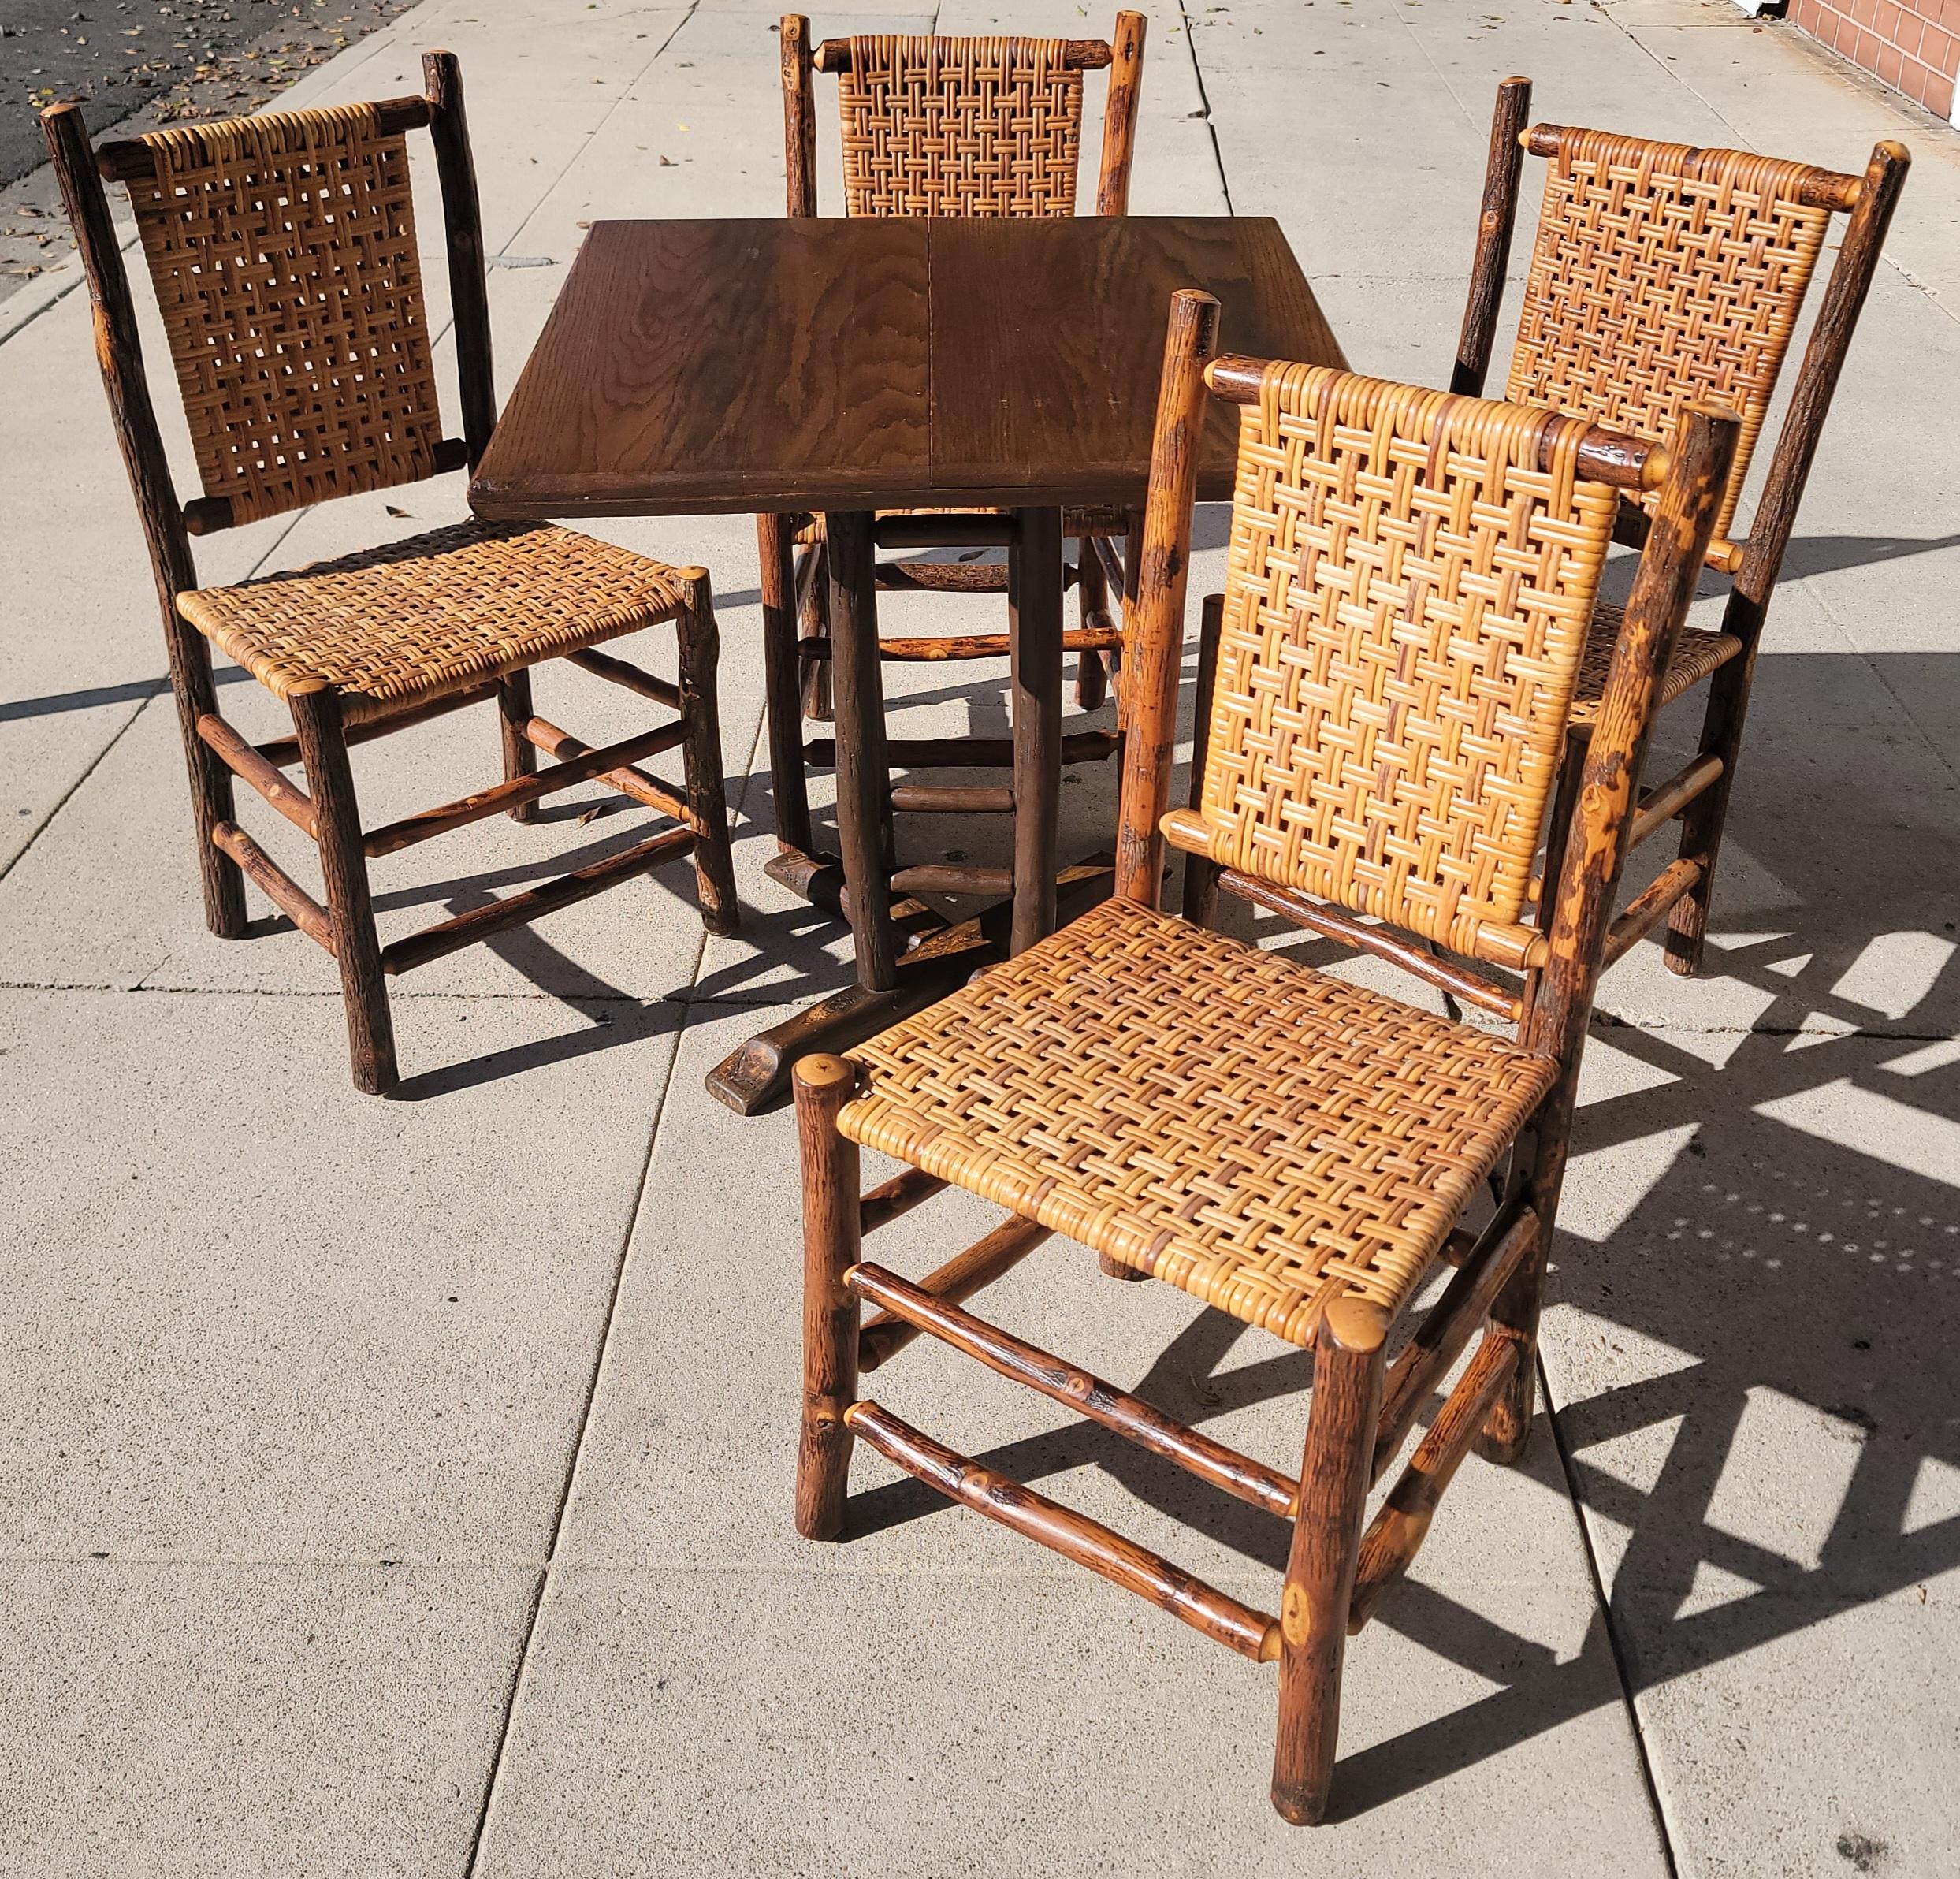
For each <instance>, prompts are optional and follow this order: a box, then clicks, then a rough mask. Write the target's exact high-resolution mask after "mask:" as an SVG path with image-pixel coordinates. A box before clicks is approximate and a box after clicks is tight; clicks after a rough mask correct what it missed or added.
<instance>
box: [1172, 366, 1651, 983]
mask: <svg viewBox="0 0 1960 1879" xmlns="http://www.w3.org/2000/svg"><path fill="white" fill-rule="evenodd" d="M1584 430H1585V426H1583V425H1582V424H1576V423H1573V422H1568V421H1566V420H1563V419H1559V418H1558V417H1556V416H1555V415H1553V414H1552V413H1549V412H1547V411H1543V410H1538V409H1532V408H1530V407H1522V406H1517V405H1497V404H1486V403H1484V402H1482V401H1480V400H1467V399H1461V398H1454V397H1452V396H1449V394H1448V393H1434V392H1422V391H1419V390H1416V389H1411V388H1410V387H1407V386H1402V385H1390V384H1386V383H1384V382H1383V381H1380V380H1377V379H1369V378H1356V377H1352V376H1351V375H1348V374H1343V373H1339V372H1335V371H1333V370H1328V369H1326V368H1325V367H1318V366H1293V365H1285V364H1269V365H1268V366H1266V368H1265V370H1264V373H1263V377H1262V378H1261V381H1260V383H1259V389H1258V393H1257V396H1256V397H1255V399H1254V400H1253V401H1252V402H1251V403H1250V404H1247V405H1245V406H1244V407H1243V409H1242V411H1241V412H1240V433H1239V455H1238V477H1237V487H1236V489H1234V491H1233V511H1232V534H1231V545H1230V550H1229V560H1228V564H1227V572H1226V576H1225V605H1224V612H1223V617H1222V623H1221V631H1220V635H1219V646H1218V663H1217V667H1216V670H1215V675H1214V685H1213V690H1212V698H1211V713H1210V718H1209V724H1208V727H1207V738H1206V753H1207V754H1206V759H1205V765H1204V771H1203V788H1202V792H1201V794H1200V797H1199V816H1200V817H1201V818H1202V821H1203V832H1204V837H1205V840H1206V844H1207V846H1206V852H1207V854H1209V856H1210V858H1211V859H1212V860H1213V861H1216V862H1218V863H1219V864H1221V865H1225V866H1228V867H1232V868H1236V869H1240V870H1241V871H1242V872H1244V873H1247V874H1249V875H1252V876H1256V877H1257V878H1259V879H1261V880H1266V881H1270V882H1271V883H1272V884H1274V885H1275V886H1278V887H1287V888H1292V889H1297V890H1299V891H1303V892H1305V893H1308V894H1311V895H1315V896H1316V897H1317V898H1319V899H1327V900H1333V901H1337V902H1340V903H1341V905H1343V906H1347V907H1348V908H1350V909H1351V910H1353V911H1354V912H1356V913H1365V914H1369V915H1371V916H1374V917H1379V918H1382V919H1385V920H1388V921H1393V923H1394V924H1395V925H1398V926H1401V927H1404V928H1408V930H1410V931H1411V932H1416V933H1419V934H1421V935H1422V936H1424V937H1425V938H1427V939H1431V940H1437V941H1440V942H1441V943H1444V944H1445V945H1447V946H1449V947H1451V948H1452V949H1453V950H1455V951H1458V952H1461V953H1467V954H1474V955H1475V956H1478V957H1480V958H1485V959H1488V960H1490V961H1492V962H1497V963H1501V964H1504V965H1509V966H1515V965H1518V964H1519V963H1521V962H1523V959H1524V958H1525V956H1526V954H1527V951H1528V949H1529V948H1530V943H1531V940H1532V938H1533V936H1534V932H1535V928H1527V927H1526V926H1523V925H1519V914H1520V913H1521V912H1522V911H1523V909H1524V906H1525V896H1526V893H1527V886H1528V884H1529V881H1530V869H1531V861H1532V856H1533V854H1534V850H1535V849H1536V847H1537V844H1538V829H1539V824H1540V823H1541V821H1542V819H1543V816H1544V811H1545V803H1546V800H1547V798H1548V797H1549V794H1550V792H1551V788H1552V785H1553V778H1554V776H1555V774H1556V770H1557V767H1558V760H1559V753H1560V744H1561V741H1562V739H1563V737H1564V728H1565V716H1566V711H1567V708H1568V705H1569V703H1570V701H1571V694H1572V686H1573V681H1574V678H1575V674H1576V672H1577V670H1578V666H1579V656H1580V653H1581V652H1582V651H1583V649H1584V646H1585V644H1586V625H1587V623H1588V621H1589V620H1590V618H1591V616H1592V609H1593V601H1594V594H1595V593H1596V591H1597V585H1598V579H1599V572H1600V569H1601V566H1602V565H1603V564H1604V562H1605V558H1606V551H1607V548H1608V545H1609V541H1610V540H1611V538H1612V523H1613V517H1614V514H1615V512H1616V508H1617V504H1618V496H1617V493H1616V491H1615V490H1613V489H1611V488H1610V487H1609V486H1607V485H1605V484H1604V483H1601V482H1594V481H1591V480H1589V479H1587V478H1583V477H1582V476H1580V475H1579V474H1578V473H1577V468H1576V465H1577V453H1578V448H1579V437H1580V436H1581V434H1582V433H1583V431H1584ZM1541 456H1544V458H1545V467H1540V462H1541Z"/></svg>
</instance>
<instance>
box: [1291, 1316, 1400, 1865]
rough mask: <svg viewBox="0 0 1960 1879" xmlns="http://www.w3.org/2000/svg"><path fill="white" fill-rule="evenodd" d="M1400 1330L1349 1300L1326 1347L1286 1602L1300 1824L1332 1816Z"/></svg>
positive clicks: (1294, 1795) (1322, 1342) (1327, 1333)
mask: <svg viewBox="0 0 1960 1879" xmlns="http://www.w3.org/2000/svg"><path fill="white" fill-rule="evenodd" d="M1388 1328H1389V1321H1388V1315H1387V1314H1386V1313H1385V1312H1383V1311H1382V1309H1381V1308H1380V1307H1379V1306H1378V1305H1374V1304H1370V1303H1369V1302H1368V1301H1367V1300H1366V1299H1362V1298H1356V1297H1352V1296H1349V1297H1343V1298H1337V1299H1336V1300H1334V1301H1333V1304H1330V1306H1329V1307H1328V1308H1327V1314H1326V1317H1325V1318H1324V1319H1322V1323H1321V1328H1320V1334H1319V1336H1318V1338H1316V1339H1315V1344H1314V1393H1313V1401H1312V1406H1311V1408H1309V1410H1308V1411H1307V1453H1306V1458H1305V1460H1304V1462H1303V1464H1302V1465H1301V1468H1300V1513H1299V1515H1298V1516H1297V1517H1296V1520H1294V1522H1293V1543H1292V1549H1291V1550H1290V1551H1289V1553H1288V1554H1287V1558H1286V1585H1285V1591H1284V1592H1283V1593H1282V1594H1281V1600H1280V1620H1279V1622H1280V1654H1279V1732H1278V1739H1277V1740H1276V1742H1275V1743H1274V1750H1273V1805H1274V1806H1275V1807H1277V1808H1278V1810H1279V1811H1280V1813H1281V1814H1282V1815H1284V1816H1285V1818H1286V1819H1288V1820H1289V1821H1292V1823H1293V1825H1295V1826H1296V1827H1311V1826H1317V1825H1319V1823H1320V1822H1321V1821H1322V1820H1323V1819H1325V1818H1326V1813H1327V1795H1328V1791H1329V1789H1330V1788H1331V1786H1332V1785H1333V1769H1334V1743H1335V1739H1336V1737H1337V1735H1338V1733H1339V1731H1340V1728H1341V1662H1342V1659H1343V1658H1344V1656H1345V1654H1346V1650H1347V1644H1348V1602H1349V1600H1350V1599H1351V1598H1352V1596H1353V1593H1354V1571H1355V1560H1356V1556H1357V1554H1358V1553H1359V1552H1360V1550H1361V1522H1362V1516H1363V1514H1364V1513H1366V1512H1367V1498H1368V1475H1369V1464H1370V1463H1371V1460H1372V1458H1373V1456H1374V1431H1375V1422H1376V1419H1377V1416H1378V1413H1379V1412H1380V1410H1381V1407H1382V1357H1383V1350H1382V1344H1383V1340H1384V1339H1385V1338H1386V1336H1387V1334H1388Z"/></svg>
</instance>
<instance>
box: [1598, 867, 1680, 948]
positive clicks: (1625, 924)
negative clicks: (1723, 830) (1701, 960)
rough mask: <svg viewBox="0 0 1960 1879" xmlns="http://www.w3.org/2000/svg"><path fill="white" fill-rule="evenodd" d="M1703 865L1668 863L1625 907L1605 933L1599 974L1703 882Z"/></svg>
mask: <svg viewBox="0 0 1960 1879" xmlns="http://www.w3.org/2000/svg"><path fill="white" fill-rule="evenodd" d="M1701 878H1702V863H1701V862H1700V861H1694V860H1691V859H1690V858H1688V857H1687V856H1685V855H1683V857H1682V858H1681V859H1680V860H1679V861H1670V862H1668V865H1667V866H1666V867H1664V868H1663V869H1661V872H1660V873H1658V874H1657V875H1656V876H1654V877H1653V881H1652V883H1651V884H1649V887H1648V888H1647V890H1646V892H1645V893H1643V894H1640V895H1635V898H1634V899H1631V900H1630V901H1628V902H1627V910H1626V912H1625V913H1622V914H1621V915H1620V917H1619V918H1618V919H1617V920H1616V921H1614V922H1613V924H1612V925H1611V926H1610V927H1609V928H1607V930H1606V947H1605V953H1604V954H1603V956H1602V957H1601V960H1600V962H1599V965H1600V970H1601V971H1602V972H1604V971H1605V969H1606V968H1607V967H1608V966H1611V965H1612V964H1613V963H1614V962H1615V961H1616V960H1618V959H1621V958H1624V957H1625V956H1626V954H1627V953H1628V952H1630V951H1632V949H1633V947H1634V944H1635V942H1636V941H1637V940H1638V939H1639V938H1640V936H1641V935H1642V933H1644V932H1646V931H1647V929H1648V928H1649V927H1653V926H1657V925H1659V924H1660V922H1661V919H1662V917H1664V915H1665V914H1666V913H1667V910H1668V908H1670V907H1671V906H1673V905H1674V903H1675V902H1676V901H1677V900H1679V899H1680V898H1681V897H1682V895H1684V894H1686V893H1687V892H1688V891H1690V889H1691V888H1692V887H1694V884H1695V883H1696V882H1697V881H1698V880H1700V879H1701Z"/></svg>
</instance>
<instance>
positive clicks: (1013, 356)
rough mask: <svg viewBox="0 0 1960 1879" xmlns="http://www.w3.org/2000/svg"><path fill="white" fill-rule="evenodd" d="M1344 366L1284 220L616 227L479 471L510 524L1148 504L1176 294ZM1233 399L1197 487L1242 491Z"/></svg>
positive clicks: (1275, 341)
mask: <svg viewBox="0 0 1960 1879" xmlns="http://www.w3.org/2000/svg"><path fill="white" fill-rule="evenodd" d="M1181 287H1201V288H1205V289H1206V290H1207V291H1208V292H1211V293H1213V294H1215V295H1216V296H1218V300H1219V302H1220V303H1221V307H1222V312H1221V317H1220V321H1219V344H1220V347H1221V349H1222V350H1225V351H1229V352H1243V353H1250V354H1253V355H1261V356H1265V357H1271V358H1285V359H1301V360H1305V361H1308V362H1310V363H1318V364H1339V363H1342V362H1341V349H1340V348H1339V346H1338V345H1337V344H1336V342H1335V340H1334V337H1333V333H1331V332H1330V330H1329V329H1328V326H1327V322H1326V320H1325V319H1324V318H1322V314H1321V311H1320V309H1319V307H1318V305H1317V304H1316V303H1315V300H1314V296H1313V293H1312V291H1311V288H1308V286H1307V281H1306V279H1305V277H1304V275H1303V274H1302V273H1301V272H1300V264H1299V263H1298V262H1296V260H1295V259H1293V255H1292V250H1291V249H1290V248H1289V247H1288V246H1287V245H1286V241H1285V237H1284V236H1282V235H1281V233H1280V231H1279V226H1278V224H1277V223H1276V222H1274V221H1272V220H1271V219H1270V218H1267V217H1263V216H1242V217H1238V218H1224V217H1190V218H1163V217H1155V216H1119V217H1109V218H1099V217H1088V216H1084V217H1077V218H1071V219H1066V220H1064V219H1062V218H1056V219H1054V220H1049V221H1008V220H1002V219H987V220H980V219H975V220H971V221H966V220H956V219H951V218H941V219H935V220H930V221H926V220H917V221H915V220H898V219H885V218H861V219H857V220H854V221H830V220H817V219H776V220H771V221H602V222H595V223H594V224H593V227H592V229H591V231H590V233H589V235H588V236H587V237H586V242H585V245H584V247H582V249H581V251H580V252H579V255H578V259H577V260H576V261H575V262H574V263H573V266H572V268H571V273H570V274H569V275H568V277H567V279H566V281H565V285H564V288H563V292H561V293H560V296H559V297H558V303H557V305H556V307H554V308H553V309H552V314H551V318H550V319H549V322H547V324H546V326H545V330H544V333H543V334H542V336H541V337H540V339H539V340H538V342H537V349H536V350H535V351H534V352H533V353H532V355H531V357H530V363H528V364H527V365H526V366H525V368H524V371H523V377H522V378H520V379H519V381H518V385H517V389H516V390H515V392H514V393H512V395H511V400H510V402H509V404H508V405H507V406H506V407H505V408H504V415H503V417H502V419H501V421H500V422H499V423H498V425H497V434H496V436H495V437H493V439H492V440H491V443H490V447H489V451H488V452H487V453H486V454H485V456H484V459H483V461H482V464H481V465H480V466H479V467H478V472H477V475H476V478H475V479H474V482H472V483H471V485H470V501H471V504H472V505H473V506H474V508H475V509H476V511H477V512H478V514H479V515H483V516H485V517H487V518H489V519H497V520H505V519H548V518H551V517H557V516H565V517H576V516H578V515H685V514H701V513H705V512H714V511H734V512H739V511H744V510H751V509H755V510H769V509H825V508H830V509H848V508H894V507H899V506H906V505H915V504H916V505H917V506H920V507H937V506H946V507H960V506H965V505H978V504H988V505H993V504H1004V505H1009V506H1020V507H1035V506H1040V505H1047V504H1059V503H1090V502H1094V503H1113V504H1140V503H1141V501H1142V500H1143V496H1144V485H1145V482H1146V481H1147V476H1148V471H1149V461H1150V437H1151V420H1152V418H1153V416H1154V414H1155V404H1156V399H1157V381H1158V375H1159V370H1160V368H1161V366H1162V357H1163V343H1164V329H1165V324H1166V319H1167V318H1168V315H1169V311H1170V296H1171V295H1172V294H1173V292H1175V291H1176V290H1177V288H1181ZM1232 459H1233V423H1232V413H1231V411H1230V410H1229V407H1225V406H1224V405H1222V404H1220V405H1217V406H1214V409H1213V411H1212V413H1211V424H1210V428H1209V430H1208V431H1207V437H1206V447H1205V452H1204V456H1203V461H1202V464H1201V468H1200V474H1199V494H1200V495H1201V496H1202V497H1205V498H1206V499H1207V500H1218V499H1222V497H1225V496H1227V495H1229V493H1230V487H1231V477H1232Z"/></svg>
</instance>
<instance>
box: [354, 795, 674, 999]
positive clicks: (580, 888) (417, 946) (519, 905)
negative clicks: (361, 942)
mask: <svg viewBox="0 0 1960 1879" xmlns="http://www.w3.org/2000/svg"><path fill="white" fill-rule="evenodd" d="M694 839H695V837H694V831H693V830H692V829H691V828H670V829H668V831H667V832H666V833H665V834H664V835H656V836H654V837H653V839H652V840H651V841H650V842H642V843H640V845H639V846H638V847H637V848H629V849H627V850H626V852H625V853H624V854H616V855H612V856H610V857H608V858H607V859H606V860H604V861H594V862H593V863H592V864H591V865H590V866H589V867H585V868H580V869H575V870H574V871H573V872H572V873H570V874H561V875H560V876H559V877H558V878H557V880H552V881H547V882H545V884H544V886H543V887H532V888H530V889H529V890H527V891H526V892H524V893H522V894H512V895H508V896H507V897H506V898H505V899H502V900H497V901H493V902H491V903H490V904H489V906H485V907H472V908H471V909H470V910H469V912H468V913H459V914H458V915H457V916H456V918H455V919H453V920H445V921H443V922H442V923H441V925H439V926H432V927H425V928H423V929H422V932H419V933H411V934H410V935H409V936H407V938H406V939H404V940H396V942H395V943H394V944H393V945H392V946H385V947H382V948H381V970H382V971H383V972H385V973H404V972H413V971H414V970H415V968H416V967H417V966H426V965H427V964H428V963H429V962H430V960H431V959H440V958H442V957H443V955H444V954H446V953H453V952H458V951H461V950H462V948H463V947H466V946H474V945H475V944H476V943H477V942H478V940H488V939H489V938H490V936H492V935H493V934H495V933H500V932H503V931H504V928H506V927H513V926H527V925H530V922H531V921H534V920H538V919H541V918H542V917H544V916H545V914H547V913H556V911H557V910H559V909H560V907H568V906H573V905H574V904H575V902H578V901H582V900H585V899H588V898H589V897H590V896H591V895H594V894H598V893H601V892H603V891H604V890H605V889H606V888H608V887H612V886H614V885H616V884H617V883H619V882H620V881H623V880H630V879H631V878H632V876H634V875H636V874H645V873H647V872H648V871H649V869H654V868H657V867H659V866H660V865H661V864H662V863H663V862H664V861H674V860H675V859H677V858H679V857H680V856H682V855H683V854H686V853H687V852H688V851H689V850H690V849H692V848H693V846H694Z"/></svg>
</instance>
